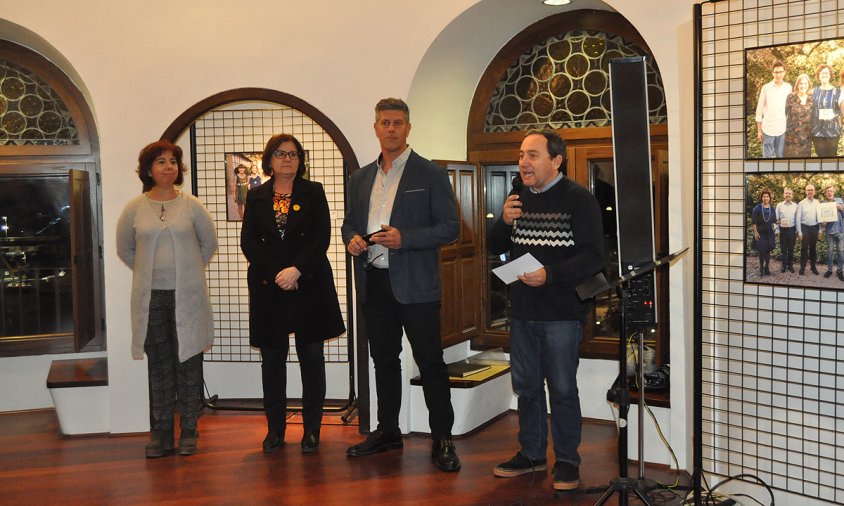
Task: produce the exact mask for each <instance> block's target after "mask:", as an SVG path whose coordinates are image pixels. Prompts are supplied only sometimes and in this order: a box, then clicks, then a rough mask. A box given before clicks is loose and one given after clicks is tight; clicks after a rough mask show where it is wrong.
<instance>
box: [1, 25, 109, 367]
mask: <svg viewBox="0 0 844 506" xmlns="http://www.w3.org/2000/svg"><path fill="white" fill-rule="evenodd" d="M0 59H4V60H7V61H10V62H13V63H15V64H16V65H19V66H21V67H23V68H25V69H27V70H29V71H31V72H32V73H33V74H35V75H37V76H38V77H40V78H41V79H43V80H44V81H45V82H47V83H48V84H49V85H50V86H51V87H52V88H53V90H54V91H55V92H56V94H57V95H58V96H59V97H60V98H61V100H62V101H63V102H64V104H65V106H67V108H68V111H69V112H70V114H71V116H72V117H73V122H74V125H75V126H76V129H77V132H78V135H79V142H78V144H74V145H68V146H0V173H2V174H13V173H15V174H25V173H33V174H54V175H55V174H67V175H69V177H70V179H71V180H73V179H74V178H75V179H76V180H77V181H79V172H80V171H81V172H85V173H87V174H86V175H85V176H82V179H87V187H86V188H83V187H82V186H77V187H76V190H72V191H71V205H72V213H74V212H75V213H76V214H75V215H74V216H73V217H72V221H74V223H75V224H78V225H80V227H81V228H77V229H76V231H75V233H74V238H73V239H72V240H71V242H72V243H73V244H72V247H73V251H72V253H73V255H74V257H75V260H77V261H86V262H89V263H90V265H86V266H84V268H80V269H79V270H80V274H81V271H85V272H84V276H85V277H86V280H82V279H78V280H77V281H78V282H75V284H76V285H77V288H78V289H80V290H81V289H82V288H86V289H87V290H84V291H83V292H84V293H83V292H80V291H79V290H77V288H75V289H74V301H73V314H74V327H75V328H74V332H73V333H70V334H50V335H37V336H5V337H0V357H15V356H28V355H44V354H60V353H74V352H79V351H102V350H104V349H105V347H106V333H105V323H104V322H105V320H104V300H103V293H104V289H103V258H102V256H103V255H102V237H103V231H102V211H101V209H102V201H101V194H100V161H99V140H98V137H97V132H96V128H95V126H94V125H95V123H94V116H93V114H92V112H91V109H90V108H89V107H88V104H87V102H86V101H85V98H84V97H83V95H82V93H81V92H80V91H79V89H78V88H76V86H75V85H74V84H73V82H72V81H71V80H70V78H69V77H68V76H67V75H66V74H65V73H64V72H62V71H61V69H59V68H58V67H57V66H55V65H54V64H53V63H52V62H50V61H49V60H47V59H46V58H44V57H43V56H41V55H40V54H38V53H36V52H34V51H32V50H30V49H28V48H26V47H24V46H21V45H18V44H15V43H13V42H9V41H3V40H0ZM74 174H75V175H74ZM79 204H83V205H81V206H80V205H79ZM85 204H87V209H85V207H86V206H85ZM80 255H81V256H80ZM84 258H87V259H88V260H83V259H84ZM74 271H76V269H74ZM78 296H81V297H82V298H84V299H85V300H84V301H82V300H77V297H78Z"/></svg>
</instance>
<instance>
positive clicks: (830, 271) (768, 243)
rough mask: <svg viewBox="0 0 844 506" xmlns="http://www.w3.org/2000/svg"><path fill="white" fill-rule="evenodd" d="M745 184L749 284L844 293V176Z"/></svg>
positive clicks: (807, 175) (780, 175) (753, 177)
mask: <svg viewBox="0 0 844 506" xmlns="http://www.w3.org/2000/svg"><path fill="white" fill-rule="evenodd" d="M745 179H746V181H745V225H746V229H745V249H744V280H745V281H746V282H748V283H765V284H771V285H782V286H799V287H805V288H821V289H834V290H844V173H842V172H799V173H798V172H794V173H785V172H768V173H758V174H748V175H747V176H746V178H745ZM839 245H840V246H839ZM839 273H840V274H839Z"/></svg>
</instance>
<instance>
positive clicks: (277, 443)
mask: <svg viewBox="0 0 844 506" xmlns="http://www.w3.org/2000/svg"><path fill="white" fill-rule="evenodd" d="M261 446H262V447H263V448H264V453H272V452H274V451H276V450H278V449H279V448H281V447H282V446H284V433H283V432H279V431H277V430H271V431H269V432H267V437H265V438H264V442H263V443H261Z"/></svg>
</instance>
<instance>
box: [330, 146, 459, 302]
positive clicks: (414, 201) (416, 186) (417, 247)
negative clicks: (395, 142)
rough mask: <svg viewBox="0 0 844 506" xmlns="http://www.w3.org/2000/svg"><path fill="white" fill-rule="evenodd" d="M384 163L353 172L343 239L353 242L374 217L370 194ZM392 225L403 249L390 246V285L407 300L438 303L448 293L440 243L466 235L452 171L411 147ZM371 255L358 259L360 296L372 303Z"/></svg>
mask: <svg viewBox="0 0 844 506" xmlns="http://www.w3.org/2000/svg"><path fill="white" fill-rule="evenodd" d="M377 170H378V163H377V162H372V163H370V164H369V165H367V166H365V167H363V168H361V169H359V170H358V171H356V172H355V173H354V174H352V176H351V178H350V180H349V191H348V199H347V201H348V202H347V207H346V216H345V219H344V220H343V227H342V232H343V242H344V243H346V245H347V246H348V244H349V241H351V240H352V238H353V237H354V236H355V235H360V236H361V237H362V236H364V235H366V234H367V233H369V232H372V230H366V227H367V224H368V221H369V198H370V195H371V194H372V185H373V183H374V182H375V174H376V171H377ZM389 225H390V226H392V227H395V228H397V229H399V232H400V233H401V248H399V249H391V250H389V263H390V285H391V286H392V288H393V294H394V295H395V297H396V300H398V301H399V302H400V303H402V304H419V303H425V302H435V301H438V300H440V299H441V298H442V288H441V286H440V251H439V248H440V246H444V245H446V244H449V243H452V242H454V241H456V240H457V238H458V236H459V235H460V221H459V218H458V214H457V202H456V201H455V198H454V191H453V190H452V187H451V182H450V181H449V178H448V173H447V172H446V170H445V169H444V168H442V167H440V166H438V165H436V164H434V163H433V162H431V161H429V160H426V159H425V158H422V157H421V156H419V155H417V154H416V152H414V151H411V153H410V157H409V158H408V160H407V164H406V165H405V167H404V172H403V173H402V176H401V180H400V181H399V185H398V189H397V190H396V199H395V201H394V202H393V210H392V213H391V214H390V223H389ZM366 261H367V255H366V254H365V253H361V254H360V255H358V256H357V257H356V258H355V279H356V280H357V283H356V284H355V286H356V289H357V293H358V297H359V300H360V301H361V302H366V270H365V269H364V268H363V267H364V265H365V264H366Z"/></svg>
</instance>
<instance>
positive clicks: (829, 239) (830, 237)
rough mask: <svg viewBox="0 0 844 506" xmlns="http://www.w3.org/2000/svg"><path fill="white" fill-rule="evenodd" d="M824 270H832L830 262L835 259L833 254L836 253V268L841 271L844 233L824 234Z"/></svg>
mask: <svg viewBox="0 0 844 506" xmlns="http://www.w3.org/2000/svg"><path fill="white" fill-rule="evenodd" d="M826 251H827V253H826V258H827V260H826V262H827V263H826V265H827V267H826V270H827V272H832V263H833V262H834V261H835V254H836V253H837V254H838V270H837V271H836V272H841V266H842V262H844V234H826Z"/></svg>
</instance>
